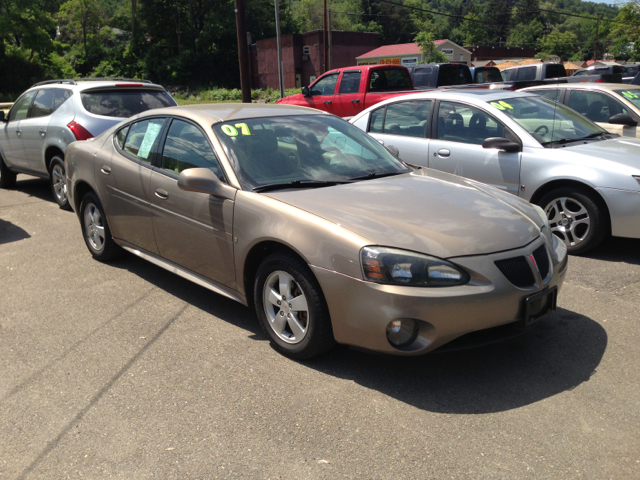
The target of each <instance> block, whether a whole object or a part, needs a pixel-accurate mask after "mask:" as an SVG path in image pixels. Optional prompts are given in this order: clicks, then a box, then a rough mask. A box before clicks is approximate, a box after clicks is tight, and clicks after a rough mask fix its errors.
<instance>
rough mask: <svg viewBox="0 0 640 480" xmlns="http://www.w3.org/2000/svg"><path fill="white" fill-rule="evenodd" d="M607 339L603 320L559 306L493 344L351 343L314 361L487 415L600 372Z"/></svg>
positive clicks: (426, 405)
mask: <svg viewBox="0 0 640 480" xmlns="http://www.w3.org/2000/svg"><path fill="white" fill-rule="evenodd" d="M606 346H607V334H606V332H605V330H604V329H603V328H602V327H601V326H600V325H599V324H598V323H596V322H595V321H593V320H591V319H590V318H587V317H585V316H582V315H579V314H576V313H574V312H571V311H568V310H564V309H558V311H557V312H556V313H555V314H554V315H553V316H552V317H550V318H549V319H547V320H545V321H543V322H541V324H540V325H538V326H537V327H536V328H534V329H532V330H531V331H530V332H527V333H526V334H524V335H522V336H520V337H517V338H515V339H512V340H508V341H504V342H501V343H495V344H492V345H489V346H484V347H478V348H474V349H467V350H461V351H460V350H459V351H452V352H444V353H437V352H434V353H432V354H428V355H424V356H420V357H396V356H389V355H373V354H367V353H364V352H361V351H356V350H353V349H348V348H344V347H343V348H338V349H336V350H334V351H332V352H330V353H328V354H327V355H324V356H323V357H321V358H319V359H318V360H315V361H310V362H307V363H306V365H307V366H309V367H310V368H314V369H316V370H318V371H321V372H323V373H325V374H328V375H333V376H335V377H339V378H343V379H347V380H351V381H354V382H356V383H358V384H360V385H362V386H364V387H367V388H370V389H373V390H377V391H379V392H382V393H384V394H386V395H389V396H390V397H392V398H395V399H397V400H400V401H402V402H404V403H406V404H408V405H411V406H413V407H416V408H420V409H422V410H427V411H430V412H437V413H457V414H482V413H494V412H501V411H505V410H510V409H514V408H518V407H522V406H525V405H529V404H532V403H535V402H538V401H540V400H544V399H545V398H549V397H552V396H554V395H557V394H559V393H562V392H565V391H567V390H572V389H573V388H575V387H577V386H578V385H580V384H581V383H583V382H586V381H588V380H589V378H590V377H591V376H592V375H593V374H594V373H595V372H596V368H597V367H598V365H599V364H600V361H601V360H602V356H603V354H604V352H605V349H606Z"/></svg>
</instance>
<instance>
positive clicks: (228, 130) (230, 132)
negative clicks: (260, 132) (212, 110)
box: [220, 123, 251, 137]
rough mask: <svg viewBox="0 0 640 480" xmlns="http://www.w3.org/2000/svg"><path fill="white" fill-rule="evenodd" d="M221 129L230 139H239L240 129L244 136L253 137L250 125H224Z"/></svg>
mask: <svg viewBox="0 0 640 480" xmlns="http://www.w3.org/2000/svg"><path fill="white" fill-rule="evenodd" d="M220 128H221V130H222V131H223V132H224V133H225V135H227V136H229V137H237V136H238V129H240V133H242V135H251V131H250V130H249V125H247V124H246V123H236V124H235V126H232V125H222V127H220Z"/></svg>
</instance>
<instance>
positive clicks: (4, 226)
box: [0, 218, 31, 245]
mask: <svg viewBox="0 0 640 480" xmlns="http://www.w3.org/2000/svg"><path fill="white" fill-rule="evenodd" d="M26 238H31V235H29V234H28V233H27V232H26V231H25V230H23V229H22V228H20V227H18V226H17V225H14V224H13V223H11V222H8V221H6V220H3V219H1V218H0V245H2V244H3V243H11V242H17V241H18V240H24V239H26Z"/></svg>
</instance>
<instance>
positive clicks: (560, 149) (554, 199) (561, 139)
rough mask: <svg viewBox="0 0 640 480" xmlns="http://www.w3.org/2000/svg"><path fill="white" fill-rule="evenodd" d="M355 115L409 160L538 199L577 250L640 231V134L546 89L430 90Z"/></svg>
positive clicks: (556, 229)
mask: <svg viewBox="0 0 640 480" xmlns="http://www.w3.org/2000/svg"><path fill="white" fill-rule="evenodd" d="M350 122H351V123H352V124H353V125H355V126H356V127H358V128H360V129H361V130H363V131H365V132H367V133H369V134H370V135H371V136H373V137H374V138H376V139H377V140H378V141H379V142H380V143H382V144H383V145H385V146H387V147H391V146H392V147H395V148H397V149H398V155H399V157H400V158H401V159H402V160H404V161H405V162H408V163H412V164H415V165H421V166H424V167H429V168H433V169H436V170H442V171H445V172H449V173H454V174H457V175H460V176H463V177H468V178H472V179H474V180H478V181H480V182H484V183H487V184H489V185H492V186H494V187H496V188H499V189H501V190H503V191H505V192H509V193H511V194H513V195H517V196H519V197H521V198H524V199H526V200H529V201H530V202H532V203H535V204H538V205H540V206H541V207H542V208H543V209H544V210H545V212H546V213H547V216H548V218H549V222H550V225H551V230H552V231H553V233H554V234H555V235H557V236H558V237H559V238H561V239H562V240H563V241H564V242H565V244H566V245H567V247H568V249H569V252H570V253H574V254H575V253H582V252H585V251H587V250H589V249H591V248H593V247H595V246H596V245H598V244H599V243H600V242H601V241H602V240H603V239H604V238H605V236H607V235H608V234H609V233H611V234H613V235H614V236H620V237H630V238H640V140H637V139H629V138H626V137H619V136H618V135H615V134H610V133H608V132H607V131H605V130H603V129H602V128H600V127H599V126H597V125H596V124H594V123H592V122H591V121H589V120H588V119H586V118H585V117H583V116H581V115H579V114H578V113H576V112H575V111H573V110H571V109H570V108H568V107H566V106H564V105H561V104H558V103H556V102H554V101H552V100H549V99H548V98H545V97H540V96H538V95H533V94H531V93H521V92H508V91H496V90H482V91H481V90H475V91H465V90H457V91H456V90H449V91H432V92H425V93H417V94H413V95H407V96H403V97H397V98H394V99H390V100H387V101H385V102H382V103H379V104H377V105H375V106H373V107H370V108H369V109H367V110H365V111H363V112H362V113H360V114H359V115H357V116H356V117H354V118H352V119H351V120H350ZM391 150H394V149H391ZM413 208H429V206H428V205H415V206H413ZM482 208H483V207H482V205H478V209H482Z"/></svg>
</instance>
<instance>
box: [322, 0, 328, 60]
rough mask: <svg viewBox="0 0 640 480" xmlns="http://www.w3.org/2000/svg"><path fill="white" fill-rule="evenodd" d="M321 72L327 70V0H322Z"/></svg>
mask: <svg viewBox="0 0 640 480" xmlns="http://www.w3.org/2000/svg"><path fill="white" fill-rule="evenodd" d="M322 50H323V51H324V52H323V53H324V55H323V56H322V62H323V63H322V73H324V72H326V71H327V0H323V1H322Z"/></svg>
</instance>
